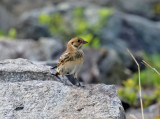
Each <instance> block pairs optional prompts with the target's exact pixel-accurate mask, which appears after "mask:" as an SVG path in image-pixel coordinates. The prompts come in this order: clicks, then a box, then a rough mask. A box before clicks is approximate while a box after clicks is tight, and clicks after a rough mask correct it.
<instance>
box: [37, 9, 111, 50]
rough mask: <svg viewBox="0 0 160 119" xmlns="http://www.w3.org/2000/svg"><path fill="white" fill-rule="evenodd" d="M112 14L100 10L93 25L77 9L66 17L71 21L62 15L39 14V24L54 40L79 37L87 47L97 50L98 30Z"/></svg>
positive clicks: (106, 10) (105, 10) (98, 41)
mask: <svg viewBox="0 0 160 119" xmlns="http://www.w3.org/2000/svg"><path fill="white" fill-rule="evenodd" d="M112 14H113V10H112V9H107V8H102V9H101V10H99V12H98V13H97V15H96V16H95V18H98V20H97V21H96V22H95V23H94V24H93V23H91V22H90V19H89V18H87V16H86V14H85V13H84V10H83V9H82V8H80V7H77V8H75V9H74V10H73V12H72V14H69V15H68V16H69V17H70V18H69V19H71V20H68V18H67V16H64V15H63V14H62V13H54V14H52V15H50V16H49V15H46V14H41V15H40V17H39V23H40V24H43V25H45V26H47V27H48V28H49V30H50V33H51V34H52V36H54V37H56V38H60V39H63V40H65V41H66V40H69V39H70V38H72V37H75V36H79V37H82V38H84V39H85V40H86V41H88V42H89V43H88V46H91V47H93V48H99V46H100V39H99V37H98V33H99V30H100V28H101V27H102V26H103V25H104V23H105V21H106V18H107V17H109V16H110V15H112Z"/></svg>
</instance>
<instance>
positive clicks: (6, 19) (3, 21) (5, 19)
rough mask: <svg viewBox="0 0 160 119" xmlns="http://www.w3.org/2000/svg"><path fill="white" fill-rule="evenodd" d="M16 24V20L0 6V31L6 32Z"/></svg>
mask: <svg viewBox="0 0 160 119" xmlns="http://www.w3.org/2000/svg"><path fill="white" fill-rule="evenodd" d="M16 23H17V18H16V16H15V15H14V14H12V13H11V12H10V11H9V10H8V9H6V8H5V7H4V6H3V5H1V4H0V30H3V31H4V32H7V31H8V30H9V29H10V28H11V27H14V26H15V24H16Z"/></svg>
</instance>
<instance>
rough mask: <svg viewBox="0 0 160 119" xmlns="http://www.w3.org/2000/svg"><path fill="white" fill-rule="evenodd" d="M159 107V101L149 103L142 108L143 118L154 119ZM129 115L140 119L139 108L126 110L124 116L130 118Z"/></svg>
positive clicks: (157, 114)
mask: <svg viewBox="0 0 160 119" xmlns="http://www.w3.org/2000/svg"><path fill="white" fill-rule="evenodd" d="M159 108H160V103H157V104H154V105H151V106H149V107H147V108H144V117H145V119H154V118H156V117H158V116H159ZM131 115H134V116H135V117H136V118H137V119H140V118H141V117H142V116H141V115H142V114H141V109H133V108H131V109H129V110H128V111H127V112H126V118H127V119H130V118H131Z"/></svg>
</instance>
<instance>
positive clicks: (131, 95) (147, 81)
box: [118, 54, 160, 107]
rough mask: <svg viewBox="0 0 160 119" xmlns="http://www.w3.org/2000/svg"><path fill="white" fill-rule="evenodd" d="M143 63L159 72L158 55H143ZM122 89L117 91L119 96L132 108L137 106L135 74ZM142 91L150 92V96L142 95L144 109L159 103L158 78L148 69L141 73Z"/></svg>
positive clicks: (159, 87)
mask: <svg viewBox="0 0 160 119" xmlns="http://www.w3.org/2000/svg"><path fill="white" fill-rule="evenodd" d="M144 59H145V61H147V62H149V64H150V65H151V66H153V67H154V68H156V69H157V70H158V71H160V55H159V54H153V55H145V56H144ZM123 85H124V86H123V87H122V88H120V89H119V90H118V94H119V96H120V97H121V98H122V99H123V100H124V101H126V102H127V103H129V104H130V105H132V106H136V104H137V100H138V99H137V95H138V74H137V73H135V74H134V75H133V77H132V78H131V79H128V80H127V81H124V82H123ZM141 85H142V90H145V89H149V90H152V95H148V94H145V93H144V95H143V102H144V107H147V106H148V105H151V104H153V103H155V102H159V101H160V77H159V76H158V75H157V74H156V73H155V72H153V71H152V70H151V69H150V68H145V69H144V70H142V71H141Z"/></svg>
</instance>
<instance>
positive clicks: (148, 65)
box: [142, 60, 160, 76]
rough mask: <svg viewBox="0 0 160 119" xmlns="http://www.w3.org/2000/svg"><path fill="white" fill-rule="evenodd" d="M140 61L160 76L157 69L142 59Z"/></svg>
mask: <svg viewBox="0 0 160 119" xmlns="http://www.w3.org/2000/svg"><path fill="white" fill-rule="evenodd" d="M142 63H143V64H144V65H145V66H147V67H149V68H151V69H152V70H153V71H154V72H156V73H157V74H158V75H159V76H160V73H159V72H158V71H157V69H156V68H154V67H152V66H151V65H150V64H148V63H147V62H146V61H144V60H142Z"/></svg>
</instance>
